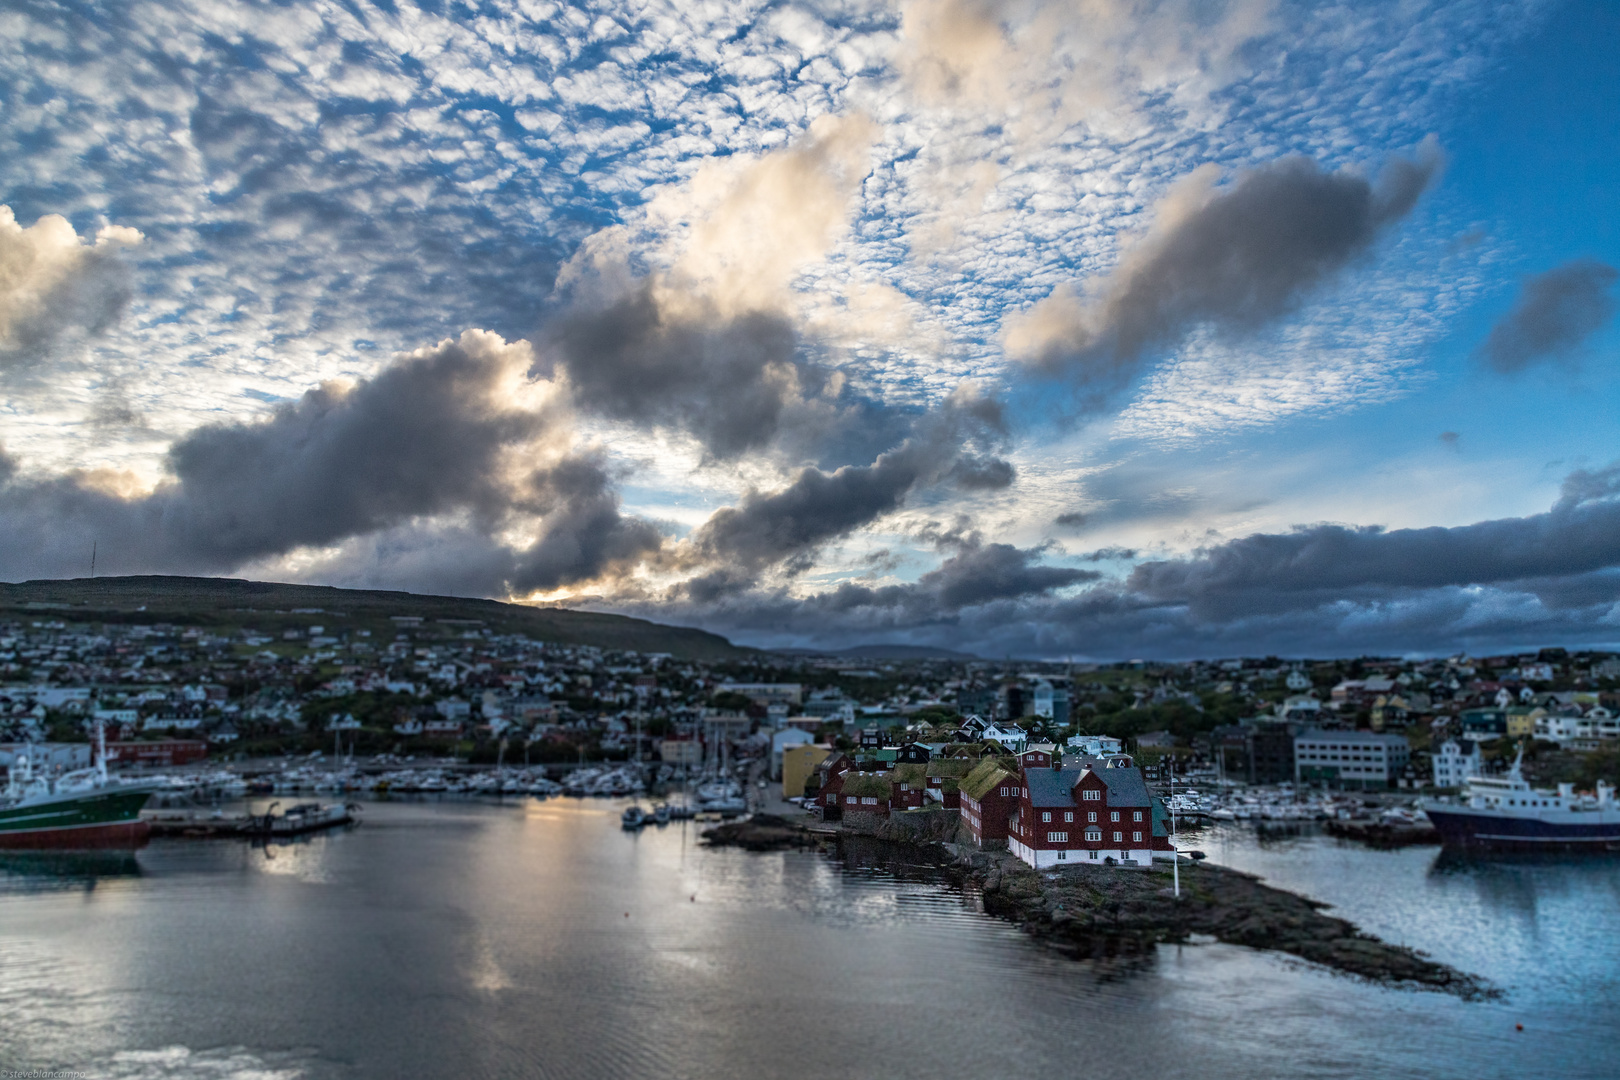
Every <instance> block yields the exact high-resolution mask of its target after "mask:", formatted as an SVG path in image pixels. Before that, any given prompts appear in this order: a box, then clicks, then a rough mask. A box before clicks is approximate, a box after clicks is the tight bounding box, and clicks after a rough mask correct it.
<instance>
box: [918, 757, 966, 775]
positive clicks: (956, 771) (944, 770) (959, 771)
mask: <svg viewBox="0 0 1620 1080" xmlns="http://www.w3.org/2000/svg"><path fill="white" fill-rule="evenodd" d="M977 764H978V763H977V762H975V761H974V760H973V759H972V758H934V759H933V760H932V761H930V762H929V763H928V764H927V765H924V766H923V768H924V769H926V770H927V773H926V775H928V776H955V777H963V776H966V775H967V774H968V773H970V772H972V771H973V769H974V766H975V765H977Z"/></svg>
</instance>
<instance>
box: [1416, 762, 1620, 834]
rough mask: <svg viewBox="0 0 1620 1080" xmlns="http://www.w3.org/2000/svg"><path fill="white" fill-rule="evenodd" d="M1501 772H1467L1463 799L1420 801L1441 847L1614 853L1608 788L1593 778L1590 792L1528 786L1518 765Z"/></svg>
mask: <svg viewBox="0 0 1620 1080" xmlns="http://www.w3.org/2000/svg"><path fill="white" fill-rule="evenodd" d="M1523 758H1524V748H1523V747H1522V746H1521V747H1520V748H1519V754H1518V756H1517V757H1515V758H1514V760H1513V767H1512V768H1511V769H1509V770H1508V773H1507V775H1506V776H1471V777H1469V778H1468V783H1467V785H1466V787H1465V789H1464V793H1463V797H1464V801H1463V802H1462V803H1461V804H1458V803H1443V802H1439V801H1438V800H1432V799H1431V800H1425V801H1424V803H1423V812H1424V813H1425V814H1426V815H1427V816H1428V818H1429V821H1430V822H1431V823H1433V825H1434V827H1435V829H1436V831H1438V832H1439V833H1440V843H1441V844H1442V845H1443V846H1445V847H1452V848H1473V849H1486V850H1498V851H1620V803H1617V802H1616V801H1615V797H1614V788H1613V787H1612V786H1610V785H1608V784H1605V783H1603V782H1601V781H1599V782H1598V785H1597V792H1596V794H1595V795H1581V794H1577V793H1576V792H1575V785H1573V784H1559V785H1558V789H1557V790H1556V791H1553V790H1548V789H1544V788H1535V787H1531V786H1530V782H1529V781H1527V780H1526V779H1525V778H1524V773H1523V772H1522V771H1521V769H1520V764H1521V762H1522V760H1523Z"/></svg>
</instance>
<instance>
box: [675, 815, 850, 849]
mask: <svg viewBox="0 0 1620 1080" xmlns="http://www.w3.org/2000/svg"><path fill="white" fill-rule="evenodd" d="M702 840H703V843H704V845H705V846H707V847H735V848H742V849H743V850H744V851H800V850H803V849H806V848H813V847H818V846H819V845H820V844H821V838H819V837H818V836H816V834H814V833H812V832H810V830H808V829H806V828H805V827H804V826H803V825H801V824H800V823H798V822H796V821H789V820H788V819H787V818H784V817H777V816H776V815H774V814H755V815H754V816H753V817H750V818H741V819H739V820H737V821H728V822H726V823H725V824H723V825H716V826H715V827H714V828H712V829H705V830H703V836H702Z"/></svg>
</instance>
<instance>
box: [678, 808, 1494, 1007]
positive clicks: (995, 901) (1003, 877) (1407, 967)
mask: <svg viewBox="0 0 1620 1080" xmlns="http://www.w3.org/2000/svg"><path fill="white" fill-rule="evenodd" d="M907 816H910V815H907ZM929 816H930V817H932V816H933V815H929ZM950 816H951V817H954V816H955V815H954V814H953V815H950ZM918 817H922V815H918ZM941 817H942V820H938V821H934V820H930V821H928V822H919V824H920V825H922V828H921V829H920V830H912V829H906V828H904V827H903V826H902V824H901V822H900V821H895V820H890V821H884V822H880V823H877V827H876V828H874V829H871V830H864V829H863V830H860V831H855V830H849V829H841V830H838V831H836V832H825V833H822V832H811V831H810V830H809V829H807V828H805V826H804V825H803V824H801V823H799V822H795V821H791V820H788V819H786V818H781V817H774V816H769V815H759V816H756V817H754V818H751V819H747V820H744V821H737V822H730V823H727V824H725V825H721V826H719V827H717V828H714V829H710V830H708V831H706V832H705V833H704V836H703V839H704V842H705V843H706V844H709V845H711V846H718V847H740V848H743V849H745V850H749V851H784V850H796V849H807V848H815V847H821V848H823V849H825V850H828V851H831V852H834V853H838V854H845V853H846V849H848V848H850V847H859V848H861V849H863V850H864V851H865V852H866V853H867V854H871V852H872V850H873V849H874V848H881V849H887V853H888V854H889V855H892V856H893V857H894V858H896V859H897V860H898V861H900V862H902V863H904V864H906V865H908V866H913V867H915V866H919V865H927V866H929V867H932V868H933V869H934V870H935V871H936V872H938V873H939V874H941V875H942V876H944V877H946V878H947V879H950V880H953V881H955V882H956V883H957V884H959V885H961V886H963V887H964V888H966V889H969V890H971V891H974V892H976V893H977V894H978V895H979V896H980V897H981V898H982V902H983V905H984V910H985V912H986V913H988V914H991V915H995V916H997V917H998V918H1002V919H1005V920H1007V921H1009V922H1012V923H1015V924H1017V925H1018V926H1019V927H1020V928H1022V929H1023V931H1024V932H1025V933H1027V934H1029V935H1030V936H1031V937H1033V938H1035V939H1037V940H1038V941H1040V942H1041V943H1042V944H1044V945H1045V946H1047V947H1048V948H1051V949H1053V950H1056V951H1058V952H1061V953H1063V954H1065V955H1067V956H1071V957H1074V958H1076V959H1085V958H1093V957H1107V956H1122V955H1131V954H1135V953H1143V952H1147V951H1149V950H1151V949H1152V948H1153V947H1154V946H1155V945H1158V944H1160V943H1167V944H1168V943H1177V942H1193V941H1197V940H1198V939H1199V938H1200V937H1203V938H1205V939H1213V940H1216V941H1221V942H1225V943H1227V944H1232V945H1244V946H1247V947H1249V948H1253V949H1272V950H1276V951H1279V952H1284V953H1288V954H1290V955H1292V956H1297V957H1299V958H1300V959H1302V960H1308V961H1310V962H1311V963H1314V964H1320V965H1322V966H1323V967H1326V968H1330V969H1332V970H1334V971H1338V972H1341V973H1344V974H1347V975H1352V976H1355V977H1358V978H1363V979H1367V980H1370V981H1373V982H1378V983H1383V984H1388V985H1392V986H1404V987H1409V988H1413V989H1422V990H1435V991H1440V992H1444V993H1451V994H1456V995H1458V996H1459V997H1462V998H1466V999H1477V998H1484V997H1493V996H1496V995H1497V994H1498V993H1499V992H1498V991H1496V990H1494V989H1493V988H1491V987H1490V986H1488V985H1487V984H1486V983H1484V982H1483V981H1482V980H1480V979H1479V978H1477V977H1475V976H1473V975H1469V974H1467V973H1465V972H1461V971H1458V970H1456V969H1454V968H1451V967H1448V966H1446V965H1444V964H1440V963H1436V962H1435V961H1433V960H1431V959H1429V958H1428V957H1426V956H1424V955H1423V954H1422V953H1420V952H1418V951H1417V950H1415V949H1410V948H1407V947H1405V946H1397V945H1391V944H1389V943H1388V942H1385V941H1380V940H1379V939H1378V938H1375V937H1373V936H1371V935H1370V934H1366V933H1364V932H1362V931H1361V930H1360V929H1359V928H1358V927H1356V926H1355V925H1354V924H1353V923H1351V922H1349V921H1347V920H1345V919H1340V918H1336V917H1334V916H1332V915H1328V914H1326V913H1325V911H1324V909H1325V908H1326V907H1327V906H1328V905H1326V904H1323V903H1321V902H1319V901H1316V900H1311V899H1309V898H1307V897H1303V896H1299V895H1297V894H1295V893H1291V892H1286V891H1284V890H1282V889H1277V888H1273V887H1272V886H1270V885H1267V884H1265V883H1264V882H1262V881H1261V880H1260V879H1259V878H1257V877H1255V876H1253V875H1251V874H1245V873H1242V872H1239V871H1236V870H1230V869H1226V868H1224V867H1219V866H1213V865H1211V864H1209V863H1207V862H1204V863H1194V862H1191V861H1183V863H1182V864H1181V896H1180V897H1179V898H1178V897H1176V896H1175V895H1174V891H1173V887H1172V875H1171V870H1170V868H1169V867H1168V866H1163V867H1160V866H1155V867H1152V868H1146V869H1126V868H1112V867H1102V866H1095V867H1093V866H1074V867H1068V868H1065V869H1062V870H1042V871H1036V870H1034V869H1033V868H1031V867H1030V866H1029V865H1028V864H1026V863H1024V862H1022V861H1021V860H1019V859H1018V858H1016V857H1014V856H1013V855H1011V854H1009V853H1008V852H1006V851H980V850H977V849H975V848H972V847H967V846H964V845H960V844H955V843H949V842H943V837H942V836H941V835H940V834H941V833H942V832H944V831H945V828H946V826H947V822H946V821H945V820H943V816H941Z"/></svg>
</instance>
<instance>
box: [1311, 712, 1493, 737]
mask: <svg viewBox="0 0 1620 1080" xmlns="http://www.w3.org/2000/svg"><path fill="white" fill-rule="evenodd" d="M1492 712H1494V713H1496V714H1498V715H1500V713H1501V710H1500V709H1495V710H1492ZM1463 719H1464V720H1465V721H1466V720H1467V719H1468V716H1467V713H1464V714H1463ZM1294 741H1295V742H1296V743H1298V742H1302V741H1303V742H1313V743H1317V742H1344V743H1363V744H1366V745H1369V746H1370V745H1377V744H1380V743H1381V744H1383V745H1385V746H1395V745H1397V744H1398V745H1401V746H1404V745H1406V736H1405V735H1389V734H1380V733H1379V732H1376V731H1302V732H1300V733H1299V734H1298V735H1296V736H1294Z"/></svg>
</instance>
